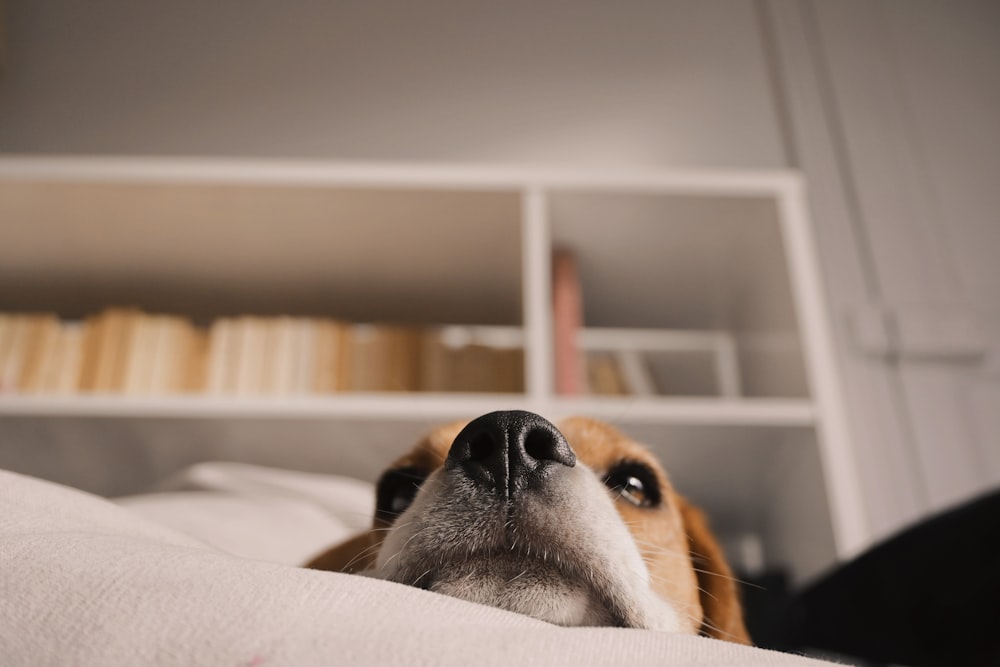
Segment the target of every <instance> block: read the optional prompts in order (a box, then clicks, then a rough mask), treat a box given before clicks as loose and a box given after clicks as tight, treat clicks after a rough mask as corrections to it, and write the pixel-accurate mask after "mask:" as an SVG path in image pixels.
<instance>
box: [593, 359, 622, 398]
mask: <svg viewBox="0 0 1000 667" xmlns="http://www.w3.org/2000/svg"><path fill="white" fill-rule="evenodd" d="M586 359H587V389H588V392H589V393H590V394H594V395H597V396H625V395H627V394H628V393H629V391H628V388H627V387H626V386H625V381H624V379H623V377H622V373H621V369H620V368H619V366H618V360H617V359H616V358H615V356H614V355H613V354H611V353H608V352H593V353H591V354H588V355H587V356H586Z"/></svg>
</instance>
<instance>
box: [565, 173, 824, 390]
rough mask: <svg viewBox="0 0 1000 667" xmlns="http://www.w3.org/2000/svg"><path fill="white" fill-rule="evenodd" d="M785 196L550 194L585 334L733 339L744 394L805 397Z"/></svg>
mask: <svg viewBox="0 0 1000 667" xmlns="http://www.w3.org/2000/svg"><path fill="white" fill-rule="evenodd" d="M778 194H779V193H777V192H775V193H772V194H771V195H765V194H753V195H748V194H730V195H711V196H709V195H705V194H680V193H676V192H674V193H661V192H635V191H633V192H606V191H604V192H583V191H578V190H568V189H567V190H556V191H553V192H550V193H549V195H548V202H549V207H550V209H549V210H550V212H549V217H550V223H551V236H552V242H553V245H554V246H555V247H560V248H566V249H569V250H570V251H572V252H573V254H574V255H575V257H576V262H577V266H578V272H579V275H580V286H581V292H582V295H583V313H584V323H585V327H586V328H601V327H607V326H616V327H625V328H633V329H646V330H663V329H672V330H689V331H702V330H711V331H718V332H725V333H727V334H729V335H730V336H731V339H732V341H733V346H734V348H735V356H736V359H737V364H738V377H739V384H740V389H741V393H742V394H743V395H746V396H751V397H806V396H808V395H809V390H808V386H807V379H806V378H807V375H806V369H805V362H804V359H803V353H802V346H801V342H800V335H799V330H798V321H797V317H796V309H795V302H794V299H793V294H792V290H791V284H790V280H789V275H788V271H787V269H786V264H787V260H786V254H785V243H784V239H783V233H782V232H783V229H782V224H781V219H780V215H779V202H778ZM636 239H642V242H641V243H637V242H636Z"/></svg>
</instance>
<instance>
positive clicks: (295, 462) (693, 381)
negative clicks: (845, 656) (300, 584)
mask: <svg viewBox="0 0 1000 667" xmlns="http://www.w3.org/2000/svg"><path fill="white" fill-rule="evenodd" d="M0 234H2V238H3V243H2V244H0V267H2V277H3V280H2V281H0V312H3V311H8V312H9V311H27V310H33V311H41V310H44V311H50V312H55V313H57V314H58V315H59V316H60V317H61V318H64V319H74V318H82V317H85V316H87V315H88V314H92V313H95V312H97V311H100V310H101V309H104V308H107V307H110V306H121V305H126V306H135V307H138V308H141V309H143V310H144V311H146V312H152V313H157V312H161V313H173V314H178V315H183V316H185V317H187V318H190V319H191V320H192V321H194V322H196V323H197V324H199V325H201V326H207V324H208V323H209V322H211V321H212V320H213V319H214V318H222V317H232V316H236V315H242V314H251V315H256V316H265V317H267V316H277V315H290V316H296V317H308V318H336V319H342V320H347V321H352V322H385V323H399V324H410V325H419V326H435V327H436V326H440V325H442V324H450V325H455V326H456V327H458V328H460V329H462V328H464V330H465V332H466V334H467V333H468V332H469V331H475V332H477V333H476V335H478V336H481V337H485V338H489V337H490V336H499V337H500V338H502V339H504V340H506V341H507V342H508V343H510V341H513V340H514V339H516V342H517V343H518V344H519V345H521V346H523V350H524V385H525V386H524V392H523V393H516V394H471V393H469V394H462V393H449V394H443V393H442V394H438V393H339V394H322V395H291V396H280V397H278V396H276V397H268V396H228V395H211V394H183V395H180V394H178V395H169V396H162V397H160V396H149V397H140V396H119V395H107V394H88V395H62V394H60V395H37V396H35V395H12V394H0V428H2V429H3V432H4V434H5V437H4V439H3V440H2V441H0V466H2V467H9V468H14V469H20V470H23V471H25V472H29V473H31V474H38V475H41V476H46V477H50V478H53V479H57V480H59V481H64V482H67V483H70V484H75V485H78V486H82V487H84V488H88V489H90V490H93V491H97V492H102V493H107V494H113V493H126V492H133V491H137V490H139V489H140V488H142V487H143V485H148V484H149V483H150V482H152V481H153V480H154V479H156V478H158V477H162V476H163V475H164V474H166V473H169V472H172V471H173V470H174V469H176V468H177V467H179V466H181V465H185V464H187V463H191V462H195V461H198V460H204V459H206V458H213V457H214V458H220V457H221V458H227V459H238V460H246V461H249V462H258V463H267V464H278V465H286V466H290V467H297V468H304V469H311V470H325V471H329V472H340V473H344V474H356V475H360V476H362V477H367V478H372V477H374V475H376V474H377V472H378V470H379V468H380V467H381V466H382V465H383V464H384V463H385V461H386V460H388V459H389V458H391V457H392V456H394V455H395V454H397V453H399V452H401V451H403V450H405V449H406V448H407V447H408V446H409V445H410V444H412V442H414V441H415V439H416V438H417V437H419V436H420V435H421V434H422V433H423V432H425V431H426V430H428V429H429V428H431V427H432V426H434V425H435V424H438V423H440V422H442V421H448V420H452V419H463V418H470V417H473V416H476V415H477V414H481V413H484V412H489V411H492V410H497V409H512V408H521V409H527V410H533V411H535V412H539V413H541V414H543V415H545V416H548V417H550V418H554V419H557V418H559V417H562V416H568V415H572V414H583V415H589V416H593V417H597V418H601V419H605V420H608V421H611V422H613V423H616V424H618V425H620V426H621V427H623V428H624V429H625V430H626V431H627V432H628V433H630V434H631V435H633V436H635V437H637V438H639V439H641V440H643V441H644V442H646V443H648V444H650V446H651V447H653V448H654V449H655V450H657V451H658V452H660V453H661V454H662V455H663V456H664V457H665V458H666V460H667V464H668V468H669V469H670V471H671V474H672V476H673V477H674V479H675V480H676V481H677V484H678V486H679V487H680V488H681V489H682V490H683V491H684V492H685V493H687V494H688V495H690V496H691V497H692V498H693V499H694V500H695V501H696V502H698V503H700V504H702V505H704V506H705V507H707V508H708V509H709V510H710V511H711V512H712V513H713V515H714V516H715V517H716V518H717V521H718V522H721V526H722V529H723V531H724V532H725V533H726V534H727V535H729V536H730V537H732V538H733V539H737V540H738V539H739V537H740V536H741V535H745V534H747V533H748V532H752V533H754V534H758V535H762V536H763V538H764V543H765V552H766V553H767V555H768V558H769V560H771V561H773V562H775V563H782V564H785V565H789V566H790V567H791V569H792V571H793V573H794V574H795V576H798V577H804V576H808V575H810V574H813V573H816V572H818V571H819V570H820V569H821V568H823V567H825V566H827V565H829V564H830V563H831V562H832V561H833V560H834V559H836V558H837V557H843V556H849V555H851V554H852V553H853V552H854V551H855V550H857V549H858V548H859V546H861V545H863V544H865V542H866V539H867V532H866V530H867V529H866V526H865V523H864V512H863V508H861V507H860V506H859V502H860V501H859V498H860V494H859V493H858V491H857V487H856V474H855V469H856V468H855V466H856V464H855V456H854V453H853V450H852V448H851V443H850V439H849V437H848V434H847V427H846V421H845V415H844V410H843V406H842V399H841V397H840V387H839V382H838V378H837V374H836V369H835V367H834V364H833V357H832V348H831V342H830V338H829V324H828V322H827V319H826V318H827V315H826V311H825V308H824V305H823V303H824V296H823V290H822V288H821V285H820V282H819V272H818V266H817V264H816V259H815V254H814V250H813V247H812V240H811V230H810V227H809V219H808V215H807V210H806V206H805V200H804V187H803V184H802V182H801V180H800V178H799V176H798V175H797V174H796V173H794V172H788V171H720V170H711V171H691V170H683V171H631V172H630V171H627V170H572V169H542V168H519V167H502V168H498V167H484V166H468V165H447V166H445V165H410V164H349V163H347V164H345V163H330V162H317V161H276V160H223V159H209V158H116V157H59V156H51V157H38V156H8V157H2V158H0ZM555 248H565V249H569V250H571V251H572V253H573V255H574V256H575V258H576V260H577V264H578V268H579V276H580V287H581V291H582V295H583V304H582V305H583V313H584V322H583V325H584V326H583V328H582V329H581V330H580V331H579V337H578V341H579V346H580V349H581V350H582V351H583V352H584V353H603V354H611V355H617V357H616V358H617V359H618V361H619V363H621V364H623V365H624V366H629V365H631V367H633V370H634V369H635V368H637V367H639V366H643V367H646V368H647V370H648V377H647V378H646V380H645V381H643V382H638V383H633V384H635V386H636V387H638V386H640V385H642V386H644V387H646V389H644V390H643V391H632V392H631V395H625V396H604V395H581V396H560V395H557V394H556V393H555V390H554V380H553V378H554V361H553V357H554V355H553V350H552V339H553V321H552V303H551V296H552V273H551V270H552V264H551V257H552V252H553V250H554V249H555ZM634 388H635V387H633V389H634ZM95 462H96V463H95ZM56 463H58V465H55V464H56ZM125 470H128V473H124V472H123V471H125Z"/></svg>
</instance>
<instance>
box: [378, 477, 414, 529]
mask: <svg viewBox="0 0 1000 667" xmlns="http://www.w3.org/2000/svg"><path fill="white" fill-rule="evenodd" d="M425 479H427V473H426V472H424V471H423V470H421V469H420V468H413V467H407V468H396V469H395V470H389V471H387V472H386V473H385V474H384V475H382V479H380V480H379V482H378V489H377V490H376V492H375V496H376V505H375V515H376V516H378V517H379V518H380V519H383V520H384V521H388V522H390V523H391V522H392V521H394V520H395V519H396V517H397V516H399V515H400V514H402V513H403V512H405V511H406V508H407V507H409V506H410V503H412V502H413V499H414V497H416V495H417V491H419V490H420V485H421V484H423V483H424V480H425Z"/></svg>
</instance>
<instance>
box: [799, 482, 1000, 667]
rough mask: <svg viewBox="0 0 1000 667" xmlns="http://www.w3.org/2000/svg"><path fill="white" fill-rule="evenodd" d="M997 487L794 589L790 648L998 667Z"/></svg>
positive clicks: (933, 664)
mask: <svg viewBox="0 0 1000 667" xmlns="http://www.w3.org/2000/svg"><path fill="white" fill-rule="evenodd" d="M998 605H1000V492H995V493H992V494H990V495H987V496H983V497H980V498H978V499H976V500H973V501H971V502H969V503H967V504H964V505H962V506H960V507H957V508H955V509H952V510H950V511H947V512H945V513H943V514H939V515H937V516H934V517H932V518H930V519H928V520H926V521H923V522H921V523H919V524H917V525H915V526H913V527H911V528H908V529H907V530H905V531H903V532H902V533H899V534H897V535H895V536H894V537H892V538H890V539H888V540H886V541H885V542H882V543H881V544H879V545H876V546H875V547H873V548H872V549H870V550H869V551H867V552H865V553H864V554H862V555H861V556H859V557H858V558H856V559H854V560H853V561H851V562H849V563H847V564H846V565H844V566H842V567H840V568H838V569H837V570H835V571H833V572H832V573H830V574H828V575H826V576H825V577H823V578H822V579H821V580H819V581H818V582H816V583H815V584H813V585H811V586H809V587H808V588H807V589H805V590H804V591H803V592H801V593H800V594H798V595H797V596H795V598H794V600H793V603H792V605H791V607H790V609H789V616H788V623H789V624H788V626H787V629H788V631H789V636H788V640H789V643H791V644H792V645H796V646H799V647H803V648H804V647H810V648H815V649H824V650H830V651H834V652H836V653H839V654H844V655H850V656H857V657H859V658H862V659H864V660H866V661H869V662H884V663H894V664H901V665H911V666H912V667H925V666H926V667H937V666H938V665H941V666H948V667H962V666H964V665H976V666H980V665H983V666H985V665H993V666H998V665H1000V627H998V621H1000V611H998Z"/></svg>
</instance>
